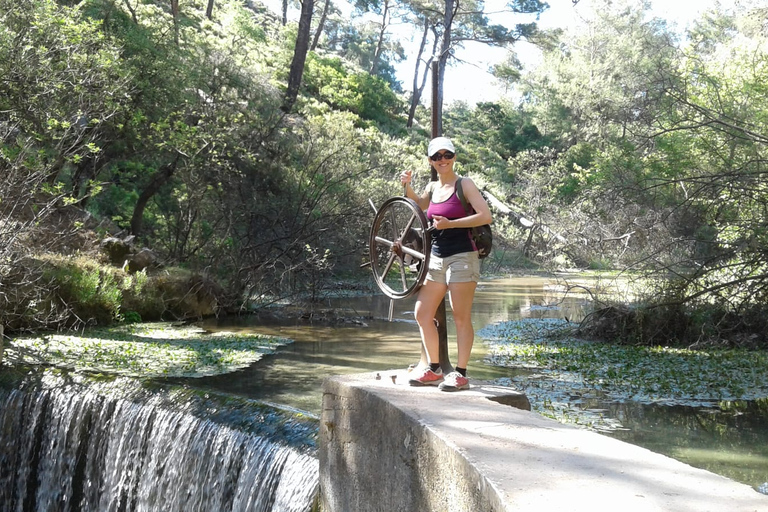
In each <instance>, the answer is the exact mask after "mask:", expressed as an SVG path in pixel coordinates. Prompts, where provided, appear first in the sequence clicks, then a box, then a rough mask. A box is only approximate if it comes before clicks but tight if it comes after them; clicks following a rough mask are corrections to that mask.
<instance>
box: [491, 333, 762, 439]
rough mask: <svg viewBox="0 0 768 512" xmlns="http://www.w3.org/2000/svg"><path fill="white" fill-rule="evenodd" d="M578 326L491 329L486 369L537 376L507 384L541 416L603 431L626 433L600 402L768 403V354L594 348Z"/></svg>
mask: <svg viewBox="0 0 768 512" xmlns="http://www.w3.org/2000/svg"><path fill="white" fill-rule="evenodd" d="M575 327H576V325H575V324H573V323H569V322H566V321H564V320H558V319H525V320H518V321H509V322H501V323H497V324H493V325H489V326H487V327H485V328H483V329H481V330H480V331H478V336H479V337H481V338H484V339H485V340H486V342H487V343H488V344H489V352H488V355H487V356H486V362H488V363H489V364H493V365H496V366H504V367H513V368H524V369H528V370H529V373H528V375H525V376H518V377H514V378H512V379H505V380H506V382H502V384H509V385H513V386H515V387H518V388H522V389H523V390H524V391H525V393H526V394H527V395H528V398H529V400H531V403H532V406H533V408H534V410H537V411H538V412H540V413H542V414H544V415H547V416H550V417H554V418H556V419H558V420H561V421H564V422H568V423H577V424H585V425H586V426H590V427H592V428H595V429H598V430H600V429H611V430H612V429H616V428H621V424H620V422H618V421H617V420H615V419H611V418H606V417H604V416H603V415H602V413H601V412H600V411H599V410H589V409H587V408H584V405H583V404H584V403H586V402H588V401H590V400H594V401H612V402H626V401H634V402H639V403H648V404H650V403H658V404H664V405H689V406H698V407H715V406H719V404H720V403H721V402H723V401H726V402H730V401H734V400H755V399H760V398H765V397H768V353H765V352H762V351H755V350H746V349H725V348H709V349H706V350H691V349H681V348H669V347H661V346H656V347H645V346H627V345H614V344H609V343H602V342H594V341H586V340H583V339H578V338H576V337H575V336H574V335H573V334H574V332H575Z"/></svg>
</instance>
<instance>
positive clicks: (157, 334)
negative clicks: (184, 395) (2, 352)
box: [6, 323, 290, 377]
mask: <svg viewBox="0 0 768 512" xmlns="http://www.w3.org/2000/svg"><path fill="white" fill-rule="evenodd" d="M287 343H290V340H287V339H282V338H275V337H268V336H262V335H258V334H253V333H248V334H240V333H234V332H217V333H209V332H206V331H204V330H202V329H200V328H199V327H195V326H181V327H179V326H174V325H173V324H171V323H150V324H130V325H122V326H118V327H109V328H95V329H89V330H85V331H78V332H76V333H69V334H66V333H63V334H41V335H37V336H33V337H26V338H16V339H13V340H11V342H10V344H9V347H8V350H7V352H6V356H7V358H8V360H11V361H14V362H18V363H27V364H46V365H52V366H56V367H60V368H69V369H73V370H77V371H89V372H106V373H112V374H118V375H126V376H132V377H202V376H208V375H218V374H223V373H229V372H233V371H235V370H238V369H240V368H244V367H247V366H249V365H251V364H252V363H254V362H256V361H258V360H259V359H261V358H262V357H263V356H264V355H265V354H269V353H272V352H274V350H275V349H276V348H277V347H278V346H281V345H285V344H287Z"/></svg>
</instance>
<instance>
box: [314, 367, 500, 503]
mask: <svg viewBox="0 0 768 512" xmlns="http://www.w3.org/2000/svg"><path fill="white" fill-rule="evenodd" d="M319 458H320V468H321V471H320V489H321V502H322V505H323V511H324V512H345V511H350V512H352V511H354V512H364V511H381V510H402V511H410V510H423V511H430V510H466V511H487V512H496V511H499V512H501V511H504V510H507V509H506V507H505V505H504V503H503V500H502V498H501V494H500V493H499V491H498V489H496V487H495V486H494V484H493V483H492V482H490V481H489V480H488V479H487V478H486V477H485V476H484V475H483V474H482V471H481V470H479V469H478V468H477V467H475V465H474V464H473V463H472V462H470V460H469V459H468V458H466V457H465V456H464V455H463V454H462V452H461V450H460V449H459V447H458V446H456V445H455V444H453V443H452V442H450V440H447V439H444V438H442V437H441V436H440V435H439V433H437V432H435V431H434V430H433V429H432V427H431V426H430V425H429V424H427V423H426V422H424V421H423V420H422V419H421V418H419V417H418V415H416V414H412V413H411V411H407V410H404V409H401V408H399V407H397V406H396V405H394V404H392V403H391V402H390V401H388V400H386V399H385V398H384V397H381V396H379V395H378V394H376V393H375V392H372V391H371V390H370V389H367V388H365V387H359V386H354V385H351V386H350V385H349V382H348V381H342V380H340V379H333V378H331V379H327V380H326V381H325V383H324V394H323V412H322V416H321V423H320V449H319ZM323 468H325V470H323Z"/></svg>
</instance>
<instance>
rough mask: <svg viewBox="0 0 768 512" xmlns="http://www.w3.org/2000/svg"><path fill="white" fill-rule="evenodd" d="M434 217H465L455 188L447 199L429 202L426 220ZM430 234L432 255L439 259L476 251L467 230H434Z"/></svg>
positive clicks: (465, 213) (452, 218) (464, 211)
mask: <svg viewBox="0 0 768 512" xmlns="http://www.w3.org/2000/svg"><path fill="white" fill-rule="evenodd" d="M434 215H440V216H442V217H445V218H446V219H451V220H454V219H461V218H463V217H466V216H467V212H466V210H464V206H463V205H462V204H461V200H460V199H459V196H458V194H456V188H455V187H454V189H453V194H451V195H450V197H449V198H448V199H446V200H445V201H442V202H440V203H435V202H432V201H430V202H429V208H427V218H428V219H429V220H432V217H433V216H434ZM430 233H431V234H432V254H434V255H435V256H438V257H440V258H447V257H448V256H453V255H454V254H459V253H462V252H471V251H475V250H477V249H476V248H475V244H474V243H473V242H472V236H471V235H470V230H469V228H449V229H440V230H438V229H435V230H432V231H431V232H430Z"/></svg>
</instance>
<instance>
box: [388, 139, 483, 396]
mask: <svg viewBox="0 0 768 512" xmlns="http://www.w3.org/2000/svg"><path fill="white" fill-rule="evenodd" d="M427 156H428V157H429V163H430V165H431V166H432V167H433V168H434V169H435V171H437V181H433V182H430V183H429V184H428V185H427V187H426V189H425V190H424V192H423V193H422V194H421V195H420V196H419V195H418V194H416V192H415V191H414V190H413V187H412V186H411V174H412V171H405V172H404V173H403V174H402V175H401V176H400V181H401V182H402V183H404V184H405V195H406V197H409V198H410V199H413V200H414V201H416V202H417V203H418V205H419V207H420V208H422V209H426V211H427V218H428V219H429V220H430V221H431V222H432V226H433V227H434V228H435V229H433V230H432V231H431V236H432V254H431V256H430V258H429V271H428V273H427V279H426V281H425V282H424V285H423V286H422V287H421V289H420V290H419V295H418V297H417V299H416V309H415V314H416V322H417V323H418V324H419V330H420V331H421V341H422V344H423V345H424V351H425V352H426V355H427V359H428V366H426V367H422V366H421V365H419V366H417V367H416V368H415V369H414V370H413V372H412V376H411V377H410V378H409V383H410V384H411V385H412V386H435V385H438V384H439V389H441V390H442V391H458V390H460V389H468V388H469V380H468V379H467V364H468V363H469V356H470V353H471V352H472V344H473V343H474V340H475V331H474V329H473V328H472V318H471V317H472V302H473V300H474V298H475V288H476V287H477V281H478V280H479V279H480V260H479V259H478V257H477V250H476V248H475V246H474V243H473V242H472V235H471V232H470V228H472V227H475V226H482V225H483V224H489V223H490V222H491V221H492V219H491V212H490V210H489V209H488V204H487V203H486V202H485V199H483V196H482V195H481V194H480V191H479V190H478V189H477V186H476V185H475V184H474V182H473V181H472V180H470V179H468V178H464V179H463V180H462V182H461V188H462V192H463V193H464V197H465V199H466V201H467V203H468V204H470V205H471V206H472V209H473V210H474V213H471V214H469V215H467V212H466V210H465V209H464V207H463V205H462V204H461V200H460V199H459V197H458V195H457V194H456V181H457V180H458V179H459V177H458V176H457V175H456V173H455V172H454V170H453V166H454V164H455V163H456V149H455V148H454V146H453V143H452V142H451V140H450V139H448V138H446V137H437V138H435V139H432V140H431V141H430V143H429V147H428V149H427ZM446 291H447V292H450V293H449V297H450V303H451V310H452V311H453V321H454V324H455V325H456V343H457V345H458V349H459V354H458V361H457V364H456V370H455V371H453V372H451V373H449V374H448V375H445V376H443V371H442V369H441V368H440V363H439V338H438V332H437V326H436V325H435V322H434V318H435V313H436V312H437V308H438V307H439V306H440V302H441V301H442V300H443V297H445V292H446Z"/></svg>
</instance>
